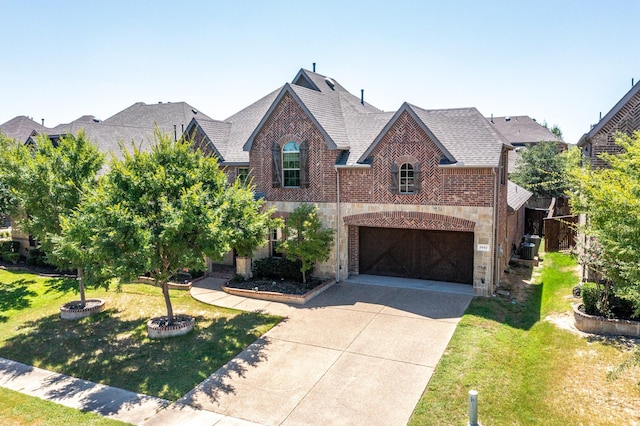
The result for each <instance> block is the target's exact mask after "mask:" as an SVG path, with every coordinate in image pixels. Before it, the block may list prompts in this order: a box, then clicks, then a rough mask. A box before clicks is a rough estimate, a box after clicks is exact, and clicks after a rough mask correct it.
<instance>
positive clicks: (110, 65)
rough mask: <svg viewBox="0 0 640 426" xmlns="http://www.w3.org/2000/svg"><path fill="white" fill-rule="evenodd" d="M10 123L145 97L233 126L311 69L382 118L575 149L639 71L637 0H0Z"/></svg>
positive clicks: (3, 117) (5, 116) (0, 93)
mask: <svg viewBox="0 0 640 426" xmlns="http://www.w3.org/2000/svg"><path fill="white" fill-rule="evenodd" d="M0 16H1V17H2V19H1V24H0V64H1V65H0V69H1V71H0V72H1V79H0V81H1V84H0V100H1V101H0V123H4V122H6V121H8V120H9V119H11V118H13V117H14V116H16V115H27V116H29V117H33V118H34V119H35V120H36V121H37V122H40V120H41V119H42V118H44V119H45V125H46V126H49V127H52V126H55V125H57V124H60V123H67V122H70V121H73V120H75V119H76V118H78V117H80V116H82V115H85V114H92V115H95V116H96V117H98V118H100V119H105V118H108V117H109V116H111V115H113V114H115V113H116V112H118V111H120V110H122V109H124V108H126V107H128V106H130V105H131V104H133V103H135V102H145V103H156V102H159V101H163V102H167V101H172V102H177V101H185V102H188V103H189V104H191V105H193V106H194V107H196V108H198V109H199V110H201V111H203V112H204V113H206V114H207V115H209V116H211V117H213V118H216V119H224V118H226V117H228V116H230V115H232V114H233V113H235V112H237V111H238V110H240V109H242V108H243V107H245V106H247V105H249V104H251V103H252V102H254V101H255V100H257V99H259V98H261V97H262V96H264V95H266V94H267V93H269V92H271V91H273V90H275V89H276V88H278V87H280V86H281V85H283V84H284V83H286V82H290V81H291V80H292V79H293V77H294V76H295V75H296V73H297V72H298V70H299V69H300V68H307V69H311V67H312V63H313V62H316V63H317V72H319V73H321V74H324V75H327V76H330V77H332V78H334V79H335V80H336V81H338V82H340V83H341V84H342V85H343V86H344V87H345V88H346V89H347V90H349V91H351V92H352V93H354V94H356V95H359V94H360V89H364V90H365V98H366V100H367V101H368V102H370V103H371V104H373V105H375V106H377V107H378V108H381V109H383V110H386V111H388V110H396V109H398V108H399V107H400V105H401V104H402V102H404V101H407V102H410V103H412V104H415V105H418V106H420V107H422V108H426V109H437V108H455V107H468V106H475V107H476V108H478V109H479V110H480V112H481V113H483V114H484V115H485V116H490V115H491V114H494V115H495V116H504V115H529V116H531V117H533V118H536V119H537V120H538V121H540V122H542V121H543V120H546V121H547V122H548V123H549V124H558V125H559V126H560V128H561V129H562V130H563V132H564V135H565V140H566V141H567V142H571V143H575V142H577V140H578V139H579V138H580V136H581V135H582V134H583V133H585V132H587V131H588V130H589V128H590V125H592V124H595V123H596V122H597V121H598V118H599V113H600V112H602V114H603V115H604V114H605V113H606V112H607V111H608V110H609V109H611V107H613V105H614V104H615V103H616V102H617V101H618V100H619V99H620V98H621V97H622V96H624V94H625V93H626V92H627V91H628V90H629V89H630V88H631V79H632V78H635V81H638V79H639V78H640V45H639V44H638V38H639V37H638V32H637V29H638V24H637V22H638V17H639V16H640V2H638V1H636V0H608V1H606V2H605V1H591V0H581V1H577V0H576V1H570V0H566V1H563V0H555V1H546V0H538V1H527V2H524V1H517V0H516V1H513V0H511V1H501V0H499V1H491V2H482V1H454V0H451V1H445V0H440V1H430V0H424V1H411V0H404V1H397V2H393V1H390V0H387V1H348V0H342V1H333V0H325V1H322V2H309V1H304V0H298V1H282V0H270V1H233V0H227V1H189V0H187V1H180V2H179V1H158V0H155V1H134V0H129V1H94V0H83V1H71V0H69V1H64V0H59V1H54V0H49V1H30V0H0Z"/></svg>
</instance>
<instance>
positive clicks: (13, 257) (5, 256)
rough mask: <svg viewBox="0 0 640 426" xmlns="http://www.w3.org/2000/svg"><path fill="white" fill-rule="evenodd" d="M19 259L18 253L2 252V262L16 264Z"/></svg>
mask: <svg viewBox="0 0 640 426" xmlns="http://www.w3.org/2000/svg"><path fill="white" fill-rule="evenodd" d="M18 259H20V253H14V252H10V251H5V252H2V260H3V261H5V262H11V263H16V262H17V261H18Z"/></svg>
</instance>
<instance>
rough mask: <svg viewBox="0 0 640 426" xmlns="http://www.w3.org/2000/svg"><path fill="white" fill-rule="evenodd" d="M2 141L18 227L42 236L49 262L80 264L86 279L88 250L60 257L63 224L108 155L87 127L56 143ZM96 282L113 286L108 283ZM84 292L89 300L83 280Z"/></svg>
mask: <svg viewBox="0 0 640 426" xmlns="http://www.w3.org/2000/svg"><path fill="white" fill-rule="evenodd" d="M1 143H2V150H1V151H2V152H1V153H0V165H1V167H0V169H2V172H0V182H1V183H0V187H2V186H6V187H7V188H9V191H8V197H7V201H5V202H6V205H7V210H8V212H9V213H11V215H12V217H13V219H14V223H15V224H16V226H17V228H18V229H19V230H21V231H22V232H25V233H27V234H30V235H32V236H34V237H35V238H36V239H37V240H38V242H39V243H40V244H41V246H42V249H43V250H44V252H45V253H46V254H47V260H48V261H49V262H50V263H53V264H54V265H56V266H58V267H59V268H62V269H69V268H77V269H78V275H79V277H82V268H83V267H84V266H86V262H88V259H87V253H86V252H80V253H77V254H76V255H74V256H61V255H57V253H58V247H57V246H56V244H57V242H58V241H59V240H60V239H61V238H62V236H63V235H62V223H63V222H64V221H65V219H66V218H68V217H70V216H72V215H73V214H74V212H75V210H76V209H77V208H78V206H79V205H80V203H81V200H82V197H83V196H84V195H85V194H86V193H87V192H90V191H91V190H92V188H94V187H95V185H96V181H97V174H98V172H99V170H100V169H101V167H102V164H103V160H104V155H103V154H101V153H100V152H99V151H98V148H97V147H96V146H95V145H93V144H92V143H91V142H90V141H89V139H88V138H87V136H86V134H85V133H84V131H82V130H81V131H79V132H78V134H77V135H75V136H74V135H67V136H65V137H63V138H61V139H60V140H59V142H58V144H57V145H54V144H53V142H52V141H51V140H50V139H49V138H48V137H47V136H44V135H41V136H39V137H38V138H37V139H36V142H35V144H33V145H24V144H21V143H18V142H16V141H8V140H6V139H5V140H4V141H2V142H1ZM0 192H2V191H1V190H0ZM94 283H97V284H103V285H105V286H106V285H108V283H107V282H105V281H103V282H99V283H98V282H97V281H96V282H94ZM79 290H80V298H81V302H82V304H84V302H85V292H84V281H83V280H80V281H79Z"/></svg>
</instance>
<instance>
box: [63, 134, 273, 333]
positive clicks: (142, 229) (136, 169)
mask: <svg viewBox="0 0 640 426" xmlns="http://www.w3.org/2000/svg"><path fill="white" fill-rule="evenodd" d="M261 205H262V202H261V201H255V200H254V199H253V194H252V192H251V189H250V188H249V187H246V186H242V185H231V186H229V185H227V181H226V177H225V175H224V173H223V172H222V171H221V170H220V168H219V167H218V162H217V160H216V159H215V158H210V157H204V156H203V155H202V154H201V153H200V152H199V151H194V150H193V149H192V146H191V145H190V144H189V143H185V142H183V141H176V142H174V141H173V140H171V138H170V137H169V136H167V135H165V134H160V133H159V132H156V144H155V145H154V146H153V147H152V149H151V151H150V152H142V151H140V150H138V149H136V148H135V147H134V148H133V150H132V151H131V152H130V151H128V150H125V152H124V159H123V160H117V159H113V160H112V162H111V168H110V171H109V173H108V174H106V175H105V176H104V177H103V179H102V180H101V184H100V185H99V187H98V190H97V191H95V193H94V194H92V196H91V197H89V199H88V201H87V203H85V204H83V206H82V208H81V209H80V211H79V213H78V214H77V215H76V216H74V220H72V221H70V222H69V223H68V225H69V230H75V231H77V232H76V235H78V236H79V238H78V243H79V244H78V247H80V246H81V245H82V244H86V245H87V247H89V248H90V253H92V256H94V257H95V258H96V259H100V260H101V261H102V262H104V263H105V264H108V265H109V267H110V268H111V270H112V271H113V273H114V274H115V275H116V276H117V277H119V278H122V279H124V280H130V279H133V278H136V277H138V276H139V275H142V274H144V273H149V274H150V275H151V277H152V278H153V280H154V282H155V283H156V285H158V286H159V287H161V288H162V293H163V295H164V300H165V304H166V308H167V321H168V323H169V324H172V323H173V322H174V319H175V318H174V315H173V307H172V304H171V299H170V297H169V286H168V281H169V278H170V277H171V276H172V275H174V274H176V273H177V272H178V271H180V270H183V269H185V268H189V269H202V268H204V258H205V256H209V257H211V258H214V259H219V258H222V256H223V255H224V254H225V253H226V252H228V251H229V250H230V249H231V247H232V244H233V243H234V242H237V241H239V240H240V239H241V237H238V235H239V234H240V233H241V232H242V230H240V229H238V226H246V227H247V228H248V229H251V230H252V231H251V234H252V235H253V234H254V233H255V234H258V233H261V234H262V235H266V232H267V229H266V228H265V229H262V230H261V232H259V228H260V227H261V226H263V224H265V223H266V222H267V221H266V219H265V217H264V216H265V215H266V214H267V213H263V214H260V213H259V211H260V208H261ZM85 230H88V232H87V231H85ZM87 237H88V238H87ZM254 241H255V240H252V242H254Z"/></svg>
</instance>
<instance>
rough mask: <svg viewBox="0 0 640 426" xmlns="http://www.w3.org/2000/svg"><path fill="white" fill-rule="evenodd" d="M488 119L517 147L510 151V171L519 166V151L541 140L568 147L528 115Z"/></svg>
mask: <svg viewBox="0 0 640 426" xmlns="http://www.w3.org/2000/svg"><path fill="white" fill-rule="evenodd" d="M488 120H489V122H490V123H491V124H492V125H493V126H494V127H495V129H496V130H497V131H498V132H500V133H501V134H502V136H504V137H505V138H506V139H507V141H509V143H510V144H511V145H513V146H514V147H515V150H513V151H510V152H509V173H511V172H513V171H514V170H515V168H516V166H517V163H518V159H519V158H520V155H519V154H518V151H520V150H521V149H524V148H526V147H527V146H530V145H535V144H538V143H540V142H557V143H559V144H561V145H562V146H563V147H564V148H566V147H567V144H566V143H565V142H564V141H563V140H562V139H560V138H559V137H557V136H556V135H555V134H553V133H552V132H551V131H550V130H549V129H548V128H546V127H545V126H542V125H541V124H540V123H538V122H537V121H536V120H535V119H533V118H531V117H529V116H527V115H518V116H508V117H491V118H488Z"/></svg>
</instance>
